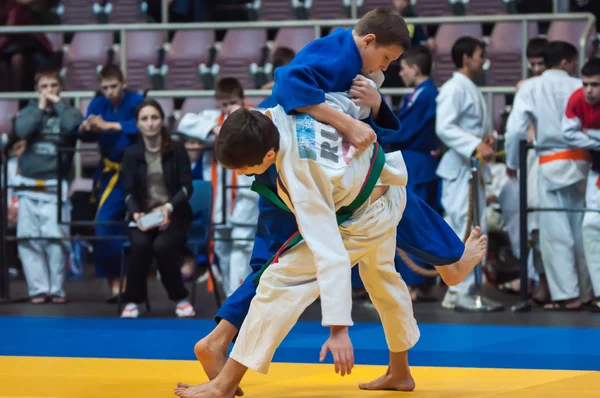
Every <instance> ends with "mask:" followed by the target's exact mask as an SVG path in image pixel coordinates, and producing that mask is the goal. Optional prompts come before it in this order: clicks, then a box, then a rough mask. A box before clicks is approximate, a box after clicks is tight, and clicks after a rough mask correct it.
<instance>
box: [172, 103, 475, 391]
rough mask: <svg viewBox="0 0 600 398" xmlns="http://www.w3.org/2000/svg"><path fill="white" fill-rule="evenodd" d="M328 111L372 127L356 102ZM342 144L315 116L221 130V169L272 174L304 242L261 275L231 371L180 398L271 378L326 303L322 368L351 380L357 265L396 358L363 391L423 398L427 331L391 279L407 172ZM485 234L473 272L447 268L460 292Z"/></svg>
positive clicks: (280, 116) (273, 112) (269, 114)
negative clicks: (294, 336) (418, 382)
mask: <svg viewBox="0 0 600 398" xmlns="http://www.w3.org/2000/svg"><path fill="white" fill-rule="evenodd" d="M326 99H327V100H328V103H329V104H330V105H332V106H333V107H336V108H338V109H339V110H341V111H342V112H345V113H348V114H350V115H351V116H352V117H353V118H355V119H364V118H366V117H367V116H368V115H369V112H370V110H369V109H368V108H367V109H366V110H365V109H363V110H361V109H360V108H358V106H356V105H355V104H354V103H353V102H352V101H351V100H350V99H349V98H348V97H347V96H344V95H340V94H326ZM365 111H366V114H365ZM342 137H343V136H342V135H341V134H340V133H339V132H338V131H337V130H335V129H334V128H332V127H331V126H328V125H324V124H322V123H319V122H316V121H315V120H314V119H313V118H311V117H310V116H307V115H298V116H288V115H286V113H285V111H284V110H283V108H282V107H281V106H278V107H276V108H272V109H269V110H267V111H266V113H265V114H262V113H260V112H257V111H248V110H246V109H240V110H238V111H236V112H234V113H233V114H232V115H230V117H229V118H228V119H227V121H226V122H225V123H224V124H223V128H222V129H221V133H220V135H219V137H218V138H217V142H216V146H215V156H216V157H217V159H218V160H219V162H220V163H221V164H223V165H224V166H226V167H228V168H232V169H235V170H236V172H237V173H238V174H262V173H264V172H266V170H267V169H268V168H269V167H270V166H272V165H273V164H275V165H276V168H277V171H278V173H279V177H278V192H277V193H274V192H271V194H272V200H273V202H274V203H277V202H278V201H279V202H280V206H283V207H286V208H287V209H289V210H290V211H291V212H293V213H294V215H295V217H296V220H297V223H298V226H299V231H298V234H296V235H294V236H300V237H301V238H303V239H304V241H303V242H302V241H300V242H298V244H297V245H295V246H292V247H290V246H286V245H284V247H283V248H282V250H280V251H279V252H278V253H277V255H276V256H275V258H274V260H273V261H272V263H271V264H270V265H269V266H268V267H266V269H265V270H264V273H263V274H262V277H261V278H260V283H259V285H258V289H257V292H256V296H255V298H254V299H253V301H252V304H251V306H250V311H249V313H248V316H247V317H246V319H245V321H244V323H243V326H242V328H241V329H240V332H239V335H238V337H237V340H236V343H235V346H234V349H233V351H232V353H231V356H230V359H229V360H228V361H227V364H226V365H225V368H224V369H223V371H222V372H221V373H220V374H219V375H218V376H217V378H215V379H214V380H213V381H212V382H210V383H208V384H204V385H199V386H194V387H192V388H190V387H189V386H186V385H182V384H180V385H179V387H178V388H177V389H176V393H177V394H178V395H179V396H181V397H214V396H227V397H229V396H233V395H234V393H235V392H236V389H237V387H238V385H239V383H240V381H241V379H242V378H243V375H244V374H245V372H246V371H247V369H248V368H251V369H254V370H256V371H258V372H261V373H266V372H267V371H268V368H269V365H270V362H271V359H272V357H273V354H274V352H275V349H276V348H277V347H278V345H279V344H280V343H281V341H282V340H283V338H284V337H285V336H286V335H287V333H288V332H289V331H290V329H291V328H292V326H293V325H294V324H295V322H296V321H297V319H298V317H299V316H300V315H301V314H302V312H303V311H304V309H305V308H306V307H308V305H310V304H311V303H312V302H314V301H315V300H316V299H317V297H319V296H320V297H321V308H322V313H323V321H322V323H323V325H324V326H326V327H330V328H331V337H330V338H329V339H328V340H327V341H326V342H325V345H324V346H323V349H322V350H321V360H324V358H325V355H326V354H327V351H328V350H331V351H332V354H333V357H334V362H335V367H336V372H338V371H341V374H342V375H344V374H346V373H348V372H349V371H350V370H351V369H352V367H353V363H354V360H353V352H352V346H351V343H350V339H349V337H348V334H347V333H348V327H349V326H351V325H352V324H353V322H352V319H351V310H352V304H351V303H352V294H351V277H350V275H351V266H352V265H353V264H356V263H359V270H360V274H361V278H362V280H363V282H364V284H365V288H366V289H367V291H368V292H369V295H370V297H371V300H372V301H373V304H374V306H375V308H376V309H377V311H378V312H379V314H380V317H381V319H382V323H383V325H384V331H385V335H386V340H387V343H388V346H389V349H390V352H391V353H390V367H389V368H388V372H387V373H386V375H385V376H383V377H381V378H380V379H378V380H376V381H374V382H372V383H368V384H363V385H361V388H363V389H373V390H377V389H393V390H400V391H410V390H412V389H414V387H415V383H414V380H413V379H412V376H411V374H410V370H409V367H408V354H407V350H408V349H410V348H411V347H412V346H413V345H414V344H415V343H416V342H417V340H418V338H419V330H418V327H417V324H416V321H415V319H414V317H413V313H412V302H411V299H410V294H409V292H408V288H407V287H406V284H405V283H404V282H403V281H402V278H401V277H400V275H399V274H398V273H397V272H396V270H395V268H394V256H395V247H396V241H395V230H396V227H397V224H398V223H399V221H400V218H401V217H402V212H403V209H404V206H405V204H406V188H405V186H406V180H407V171H406V166H405V165H404V161H403V159H402V155H401V153H400V152H393V153H388V154H383V151H382V150H381V149H380V148H379V146H378V145H377V144H375V145H374V146H373V147H371V148H368V149H366V150H364V151H361V152H358V153H356V151H355V148H354V147H353V146H351V144H349V143H344V142H343V141H342ZM269 192H270V191H269ZM344 216H345V217H344ZM479 234H480V230H479V229H475V230H474V232H473V234H472V235H471V237H470V240H469V243H468V244H467V248H466V251H468V250H472V251H473V253H474V255H473V258H471V261H469V262H465V263H461V264H457V265H452V266H446V267H438V270H439V271H440V274H441V276H442V278H443V279H444V280H445V281H446V282H447V283H449V284H456V283H458V282H459V281H460V280H461V279H462V278H464V277H465V276H466V275H467V274H468V273H469V272H470V270H472V268H473V267H474V266H475V264H476V263H477V262H478V261H480V260H481V258H482V257H483V254H484V253H485V246H486V242H487V238H486V237H485V236H483V237H482V236H479ZM291 241H292V242H294V240H293V239H291ZM474 247H475V248H476V249H475V250H473V248H474Z"/></svg>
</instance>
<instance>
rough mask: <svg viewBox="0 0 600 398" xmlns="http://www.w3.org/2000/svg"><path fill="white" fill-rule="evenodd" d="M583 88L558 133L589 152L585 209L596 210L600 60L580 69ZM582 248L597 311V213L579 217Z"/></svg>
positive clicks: (599, 289) (598, 194) (599, 194)
mask: <svg viewBox="0 0 600 398" xmlns="http://www.w3.org/2000/svg"><path fill="white" fill-rule="evenodd" d="M581 76H582V80H583V88H580V89H578V90H577V91H575V92H574V93H573V94H572V95H571V97H570V98H569V102H568V103H567V109H566V111H565V117H564V118H563V122H562V130H563V135H564V138H565V141H566V142H567V143H568V144H569V145H572V146H573V147H576V148H585V149H589V150H590V158H591V160H592V166H591V169H590V171H589V174H588V177H587V189H586V199H585V207H586V208H587V209H595V210H598V209H600V175H599V174H598V173H599V172H600V59H599V58H593V59H591V60H589V61H588V62H587V63H586V64H585V65H584V66H583V68H582V69H581ZM582 235H583V248H584V250H585V258H586V260H587V266H588V270H589V274H590V279H591V282H592V288H593V289H592V290H593V292H594V299H593V300H591V301H590V302H589V303H586V307H587V308H588V309H590V310H591V311H593V312H600V245H599V242H600V213H596V212H593V211H589V212H586V213H585V215H584V216H583V227H582Z"/></svg>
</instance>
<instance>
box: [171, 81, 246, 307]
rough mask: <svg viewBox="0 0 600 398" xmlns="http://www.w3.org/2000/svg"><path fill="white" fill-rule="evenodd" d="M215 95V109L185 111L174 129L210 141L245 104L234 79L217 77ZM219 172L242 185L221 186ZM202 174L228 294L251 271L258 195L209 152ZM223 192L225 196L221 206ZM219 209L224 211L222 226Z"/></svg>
mask: <svg viewBox="0 0 600 398" xmlns="http://www.w3.org/2000/svg"><path fill="white" fill-rule="evenodd" d="M215 97H216V99H217V102H218V103H219V107H220V109H219V110H217V109H207V110H204V111H202V112H200V113H198V114H194V113H188V114H185V115H184V116H183V118H182V119H181V122H180V123H179V127H178V131H179V132H181V133H183V134H185V135H187V136H191V137H195V138H198V139H200V140H202V141H212V140H214V138H215V137H216V136H217V135H218V134H219V131H220V129H221V126H222V125H223V122H224V121H225V120H226V119H227V117H228V116H229V114H231V113H232V112H233V111H235V110H236V109H239V108H241V107H244V106H245V105H246V104H245V98H244V89H243V88H242V85H241V83H240V82H239V81H238V80H237V79H234V78H223V79H221V80H219V81H218V82H217V84H216V87H215ZM223 173H225V174H226V176H225V180H226V182H227V185H229V186H241V187H246V188H224V187H223ZM203 174H204V180H205V181H211V183H212V185H213V190H214V191H213V222H214V223H215V224H217V225H216V226H215V234H214V235H215V244H214V251H215V253H216V254H217V256H218V257H219V266H220V269H221V275H222V277H223V290H224V292H225V295H226V296H229V295H230V294H231V293H233V292H234V291H235V289H237V287H238V286H239V285H240V284H241V283H242V281H243V280H244V278H245V277H246V276H248V274H249V273H250V271H251V270H250V268H249V267H248V263H249V262H250V256H251V254H252V248H253V239H254V235H255V234H256V223H257V222H258V195H257V194H256V193H254V192H252V191H251V190H250V188H247V187H248V186H250V184H252V178H250V177H247V176H236V175H235V173H232V172H231V171H228V170H224V169H223V168H222V167H221V166H220V165H219V164H218V163H217V161H216V160H215V159H214V156H213V154H212V152H209V151H205V152H204V153H203ZM223 194H225V195H226V197H225V204H226V207H225V208H223ZM223 212H226V217H225V220H226V223H225V225H223V218H224V217H223Z"/></svg>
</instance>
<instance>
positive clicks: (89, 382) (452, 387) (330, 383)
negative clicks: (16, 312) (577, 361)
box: [0, 357, 600, 398]
mask: <svg viewBox="0 0 600 398" xmlns="http://www.w3.org/2000/svg"><path fill="white" fill-rule="evenodd" d="M384 371H385V368H384V367H379V366H363V365H358V366H357V367H356V368H355V371H354V372H353V374H352V375H351V376H349V377H344V378H342V377H339V376H338V375H336V374H335V373H334V372H333V365H299V364H282V363H276V364H273V365H272V367H271V371H270V373H269V375H268V376H262V375H259V374H256V373H254V372H249V373H248V375H247V378H246V379H245V381H244V383H243V384H242V388H243V389H244V392H245V396H246V397H257V398H258V397H260V398H266V397H274V398H292V397H293V398H330V397H331V398H334V397H335V398H337V397H343V398H354V397H397V396H410V397H414V398H421V397H423V398H425V397H436V398H442V397H443V398H469V397H472V398H482V397H495V398H496V397H499V398H500V397H519V398H535V397H543V398H552V397H574V398H575V397H577V398H598V397H600V372H587V371H541V370H507V369H468V368H429V367H415V368H413V376H414V378H415V380H416V382H417V389H416V390H415V391H414V392H413V393H410V394H408V393H398V392H390V391H385V392H370V391H360V390H359V389H358V388H357V384H358V382H362V381H370V380H371V379H374V378H377V377H379V376H380V375H381V374H382V373H383V372H384ZM205 380H206V379H205V377H204V375H203V372H202V368H201V366H200V365H199V364H198V363H196V362H193V361H159V360H123V359H87V358H86V359H80V358H52V357H0V397H57V398H58V397H81V398H84V397H85V398H96V397H98V398H100V397H102V398H108V397H127V398H131V397H140V398H141V397H143V398H155V397H174V396H175V395H174V394H173V389H174V387H175V385H176V384H177V381H183V382H186V383H199V382H202V381H205Z"/></svg>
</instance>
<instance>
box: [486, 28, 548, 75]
mask: <svg viewBox="0 0 600 398" xmlns="http://www.w3.org/2000/svg"><path fill="white" fill-rule="evenodd" d="M528 26H529V28H528V37H529V39H532V38H534V37H537V36H538V24H537V23H535V22H531V23H529V24H528ZM523 46H527V43H523V24H522V23H521V22H502V23H497V24H496V25H495V26H494V30H493V31H492V35H491V37H490V42H489V45H488V47H487V50H486V53H487V56H488V58H489V60H490V61H491V64H490V69H489V71H488V76H487V78H486V84H487V85H488V86H490V85H491V86H514V85H515V84H517V83H518V81H519V80H521V71H522V65H521V63H522V60H521V54H522V51H523Z"/></svg>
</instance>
